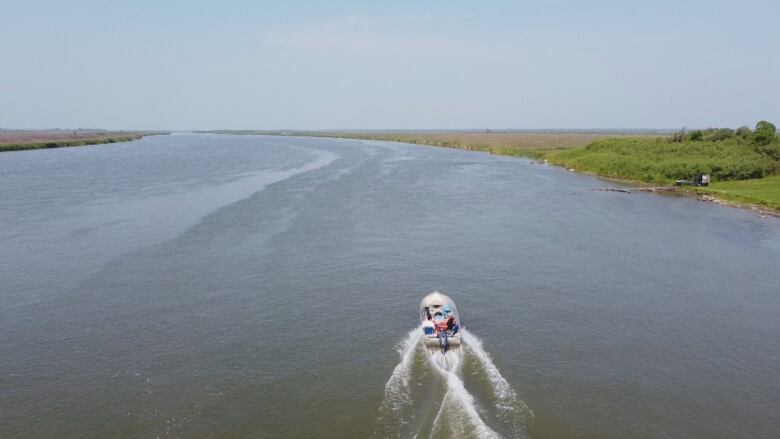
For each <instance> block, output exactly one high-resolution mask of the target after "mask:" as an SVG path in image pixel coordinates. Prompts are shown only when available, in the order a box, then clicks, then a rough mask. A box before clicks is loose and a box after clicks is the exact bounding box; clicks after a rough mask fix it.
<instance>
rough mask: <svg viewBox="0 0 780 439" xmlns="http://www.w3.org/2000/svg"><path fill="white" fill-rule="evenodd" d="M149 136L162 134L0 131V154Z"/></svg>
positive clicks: (114, 141) (121, 140) (113, 141)
mask: <svg viewBox="0 0 780 439" xmlns="http://www.w3.org/2000/svg"><path fill="white" fill-rule="evenodd" d="M151 134H162V133H161V132H151V131H106V130H0V152H3V151H20V150H26V149H43V148H62V147H67V146H82V145H95V144H101V143H116V142H128V141H131V140H138V139H140V138H142V137H143V136H145V135H151Z"/></svg>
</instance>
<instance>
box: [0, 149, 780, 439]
mask: <svg viewBox="0 0 780 439" xmlns="http://www.w3.org/2000/svg"><path fill="white" fill-rule="evenodd" d="M612 185H614V183H608V182H604V181H601V180H598V179H596V178H592V177H587V176H582V175H576V174H572V173H568V172H566V171H564V170H562V169H559V168H554V167H547V166H542V165H538V164H533V163H532V162H529V161H527V160H523V159H516V158H507V157H497V156H491V155H488V154H483V153H475V152H468V151H461V150H453V149H443V148H435V147H424V146H414V145H404V144H397V143H384V142H374V141H355V140H339V139H323V138H295V137H262V136H228V135H205V134H204V135H174V136H164V137H148V138H144V139H142V140H139V141H137V142H132V143H123V144H111V145H99V146H87V147H79V148H63V149H52V150H41V151H21V152H8V153H3V154H0V304H1V306H0V333H2V334H3V337H2V338H0V437H3V438H17V437H18V438H22V437H24V438H27V437H87V438H102V437H157V436H160V437H188V438H189V437H301V438H303V437H371V436H374V437H388V436H391V437H411V436H413V435H415V434H418V435H419V437H427V436H434V437H448V436H452V435H455V434H458V435H465V436H469V435H471V436H490V435H494V434H498V435H502V436H505V437H523V436H526V437H532V438H537V439H539V438H570V437H578V438H626V437H632V438H773V437H776V435H777V432H778V431H780V416H778V413H780V318H778V316H780V270H779V269H778V268H780V220H778V219H776V218H761V217H760V216H757V215H755V214H752V213H750V212H747V211H743V210H739V209H733V208H728V207H723V206H718V205H713V204H706V203H701V202H698V201H696V200H694V199H691V198H676V197H663V196H657V195H653V194H642V193H634V194H623V193H616V192H604V191H594V190H593V189H595V188H604V187H608V186H612ZM433 290H439V291H442V292H445V293H447V294H449V295H450V296H451V297H453V299H454V300H455V301H456V302H457V304H458V309H459V312H460V314H461V317H462V318H463V323H464V325H465V327H466V328H467V330H468V333H467V334H468V336H469V340H470V343H469V344H468V346H467V347H466V348H465V349H464V350H463V352H459V353H458V355H459V356H457V357H456V356H452V357H451V358H439V359H437V358H435V357H434V356H431V355H429V354H426V353H425V352H423V350H422V349H420V348H419V345H418V344H416V339H415V335H414V334H416V331H414V328H415V325H416V323H417V312H418V309H417V307H418V305H419V301H420V299H421V298H422V297H423V296H424V295H425V294H427V293H429V292H431V291H433ZM399 353H400V354H401V355H399ZM447 368H451V369H447ZM453 371H454V372H453Z"/></svg>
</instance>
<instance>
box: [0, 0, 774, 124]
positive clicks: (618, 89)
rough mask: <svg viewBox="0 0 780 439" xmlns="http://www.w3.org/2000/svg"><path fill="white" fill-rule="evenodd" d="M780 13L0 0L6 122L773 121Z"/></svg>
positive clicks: (639, 6) (524, 4)
mask: <svg viewBox="0 0 780 439" xmlns="http://www.w3.org/2000/svg"><path fill="white" fill-rule="evenodd" d="M66 3H67V4H66ZM779 17H780V2H778V1H777V0H772V1H756V0H744V1H739V2H734V1H729V2H725V1H718V0H714V1H713V0H709V1H685V0H675V1H666V0H655V1H630V0H626V1H564V0H559V1H555V0H553V1H541V0H527V1H522V0H518V1H496V2H479V1H473V0H472V1H457V0H441V1H435V0H429V1H408V2H407V1H387V0H384V1H375V2H374V1H368V0H356V1H334V0H331V1H321V2H317V1H301V2H293V1H289V2H283V1H279V2H261V1H227V0H226V1H193V0H187V1H162V0H158V1H141V0H135V1H132V2H130V1H127V2H119V1H116V2H114V1H111V2H108V1H68V2H65V1H35V0H24V1H13V0H10V1H9V0H0V128H46V127H63V128H77V127H99V128H112V129H120V128H123V129H216V128H244V129H253V128H254V129H277V128H291V129H296V128H297V129H320V128H485V127H490V128H667V127H668V128H675V127H681V126H687V127H707V126H732V127H735V126H739V125H743V124H750V125H753V124H755V122H756V121H757V120H759V119H768V120H773V121H775V122H780V22H779V20H780V18H779Z"/></svg>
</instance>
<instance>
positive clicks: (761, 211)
mask: <svg viewBox="0 0 780 439" xmlns="http://www.w3.org/2000/svg"><path fill="white" fill-rule="evenodd" d="M296 135H301V136H304V137H330V138H335V139H347V140H379V141H385V142H396V143H410V144H414V145H426V146H435V147H439V148H452V149H463V150H467V151H477V152H485V153H488V154H493V155H502V156H509V157H522V158H525V159H529V160H532V161H533V162H535V163H539V164H544V165H552V166H557V167H559V168H563V169H566V170H568V171H570V172H575V173H578V174H582V175H590V176H594V177H598V178H600V179H603V180H606V181H613V182H617V183H622V184H626V185H629V186H632V187H633V188H634V190H636V191H640V192H653V193H659V194H668V195H669V194H675V195H679V196H686V197H694V198H696V199H698V200H699V201H702V202H706V203H714V204H719V205H722V206H727V207H733V208H739V209H744V210H749V211H751V212H753V213H756V214H758V215H759V216H761V217H762V218H765V217H768V216H772V217H775V218H780V209H777V208H773V207H771V206H765V205H762V204H760V203H753V202H749V201H742V200H736V199H727V198H724V197H722V196H718V195H719V194H718V192H717V190H712V189H708V188H705V187H684V186H668V185H653V186H648V183H647V182H644V181H641V180H626V179H617V178H610V177H606V176H603V175H599V174H596V173H591V172H582V171H578V170H576V169H574V168H567V167H566V166H564V165H563V164H558V163H553V162H551V161H549V160H547V159H545V156H546V154H547V153H548V152H550V151H554V149H552V150H550V149H542V148H540V149H535V148H528V149H524V148H507V147H500V146H499V147H497V146H490V145H466V144H456V143H451V142H442V143H439V142H436V141H431V140H425V141H408V140H403V139H398V140H393V139H379V138H377V136H371V135H360V134H354V135H349V136H338V135H329V134H327V133H317V134H296Z"/></svg>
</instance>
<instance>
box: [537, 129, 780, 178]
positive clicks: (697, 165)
mask: <svg viewBox="0 0 780 439" xmlns="http://www.w3.org/2000/svg"><path fill="white" fill-rule="evenodd" d="M550 161H551V162H553V163H555V164H559V165H563V166H566V167H568V168H575V169H577V170H581V171H586V172H593V173H596V174H598V175H602V176H605V177H612V178H623V179H630V180H641V181H647V182H651V183H661V184H668V183H671V182H673V181H674V180H676V179H681V178H692V177H693V176H694V175H696V174H698V173H703V174H710V175H711V176H712V178H713V180H714V181H725V180H742V179H747V178H759V177H763V176H766V175H771V174H774V173H776V172H778V171H780V163H779V162H778V161H777V160H776V159H775V158H773V157H772V156H771V155H769V154H766V153H763V152H761V151H757V150H756V148H755V147H754V146H753V145H751V144H749V143H747V142H743V141H740V140H738V139H735V138H732V139H725V140H720V141H711V140H700V141H693V140H687V141H684V142H679V143H674V142H671V143H670V142H668V141H666V140H664V139H652V138H620V139H607V140H600V141H596V142H593V143H591V144H590V145H588V146H586V147H584V148H578V149H570V150H565V151H560V152H556V153H551V155H550Z"/></svg>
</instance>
